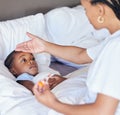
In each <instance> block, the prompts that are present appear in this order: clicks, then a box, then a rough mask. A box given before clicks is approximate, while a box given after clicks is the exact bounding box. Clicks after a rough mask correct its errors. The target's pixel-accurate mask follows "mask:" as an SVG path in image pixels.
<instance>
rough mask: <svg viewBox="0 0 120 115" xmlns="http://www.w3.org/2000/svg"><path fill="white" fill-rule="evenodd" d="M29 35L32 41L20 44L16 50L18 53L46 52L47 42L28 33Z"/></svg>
mask: <svg viewBox="0 0 120 115" xmlns="http://www.w3.org/2000/svg"><path fill="white" fill-rule="evenodd" d="M27 35H28V37H30V38H31V40H29V41H26V42H22V43H20V44H18V45H17V46H16V49H15V50H16V51H23V52H30V53H41V52H44V51H45V45H44V43H45V41H44V40H43V39H41V38H39V37H38V36H35V35H33V34H31V33H28V32H27Z"/></svg>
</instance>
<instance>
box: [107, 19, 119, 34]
mask: <svg viewBox="0 0 120 115" xmlns="http://www.w3.org/2000/svg"><path fill="white" fill-rule="evenodd" d="M108 29H109V31H110V33H111V34H113V33H114V32H116V31H118V30H120V20H117V21H115V20H113V22H112V23H110V24H109V25H108Z"/></svg>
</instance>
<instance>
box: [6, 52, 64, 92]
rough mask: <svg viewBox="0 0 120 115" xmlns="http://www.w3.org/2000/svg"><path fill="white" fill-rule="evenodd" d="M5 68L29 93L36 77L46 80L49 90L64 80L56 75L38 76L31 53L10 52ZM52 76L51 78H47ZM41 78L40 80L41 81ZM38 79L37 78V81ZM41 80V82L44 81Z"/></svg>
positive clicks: (44, 74)
mask: <svg viewBox="0 0 120 115" xmlns="http://www.w3.org/2000/svg"><path fill="white" fill-rule="evenodd" d="M4 64H5V66H6V67H7V68H8V69H9V71H10V72H11V73H12V74H13V75H14V76H15V77H16V81H17V82H18V83H20V84H21V85H23V86H25V87H26V88H27V89H29V90H30V91H31V92H33V86H34V83H35V79H34V78H36V77H42V76H43V77H44V79H47V78H48V84H49V86H50V89H52V88H54V87H55V86H56V85H57V84H59V83H60V82H62V81H63V80H65V78H63V77H61V76H60V75H57V74H53V75H52V74H50V73H48V72H47V73H43V75H42V74H41V73H40V74H38V73H39V72H38V65H37V63H36V61H35V58H34V56H33V54H32V53H27V52H21V51H12V52H11V53H10V54H9V55H8V56H7V58H6V60H5V62H4ZM41 75H42V76H41ZM50 75H52V76H51V77H52V78H51V77H49V76H50ZM43 77H42V79H43ZM39 79H40V78H38V80H39ZM44 79H43V80H44Z"/></svg>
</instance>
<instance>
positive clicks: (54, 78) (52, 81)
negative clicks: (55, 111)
mask: <svg viewBox="0 0 120 115" xmlns="http://www.w3.org/2000/svg"><path fill="white" fill-rule="evenodd" d="M64 80H66V78H64V77H62V76H60V75H57V74H55V75H53V76H52V77H50V78H49V79H48V84H49V87H50V89H53V88H54V87H55V86H56V85H58V84H59V83H61V82H62V81H64Z"/></svg>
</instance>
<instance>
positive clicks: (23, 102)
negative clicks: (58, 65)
mask: <svg viewBox="0 0 120 115" xmlns="http://www.w3.org/2000/svg"><path fill="white" fill-rule="evenodd" d="M86 70H87V69H86ZM86 70H85V71H81V70H77V71H76V72H73V74H69V75H68V76H67V77H70V78H69V79H67V80H66V81H64V82H62V83H61V84H59V85H58V86H57V87H55V88H54V89H53V90H52V92H53V93H54V94H55V95H56V96H57V97H58V99H59V100H61V101H63V102H66V103H70V104H80V103H81V104H82V103H84V102H83V98H84V95H85V93H86V90H87V89H86V86H85V79H86V77H85V76H86V74H85V73H86ZM72 75H73V76H74V75H76V76H75V77H73V76H72ZM0 84H1V85H0V115H27V114H29V115H61V114H60V113H57V112H55V111H54V110H51V109H49V108H47V107H45V106H44V105H42V104H40V103H39V102H37V100H36V99H35V98H34V96H33V95H32V93H31V92H30V91H29V90H27V89H26V88H25V87H23V86H22V85H20V84H18V83H16V82H15V81H14V80H12V79H9V78H6V77H4V76H3V75H0Z"/></svg>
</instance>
